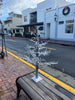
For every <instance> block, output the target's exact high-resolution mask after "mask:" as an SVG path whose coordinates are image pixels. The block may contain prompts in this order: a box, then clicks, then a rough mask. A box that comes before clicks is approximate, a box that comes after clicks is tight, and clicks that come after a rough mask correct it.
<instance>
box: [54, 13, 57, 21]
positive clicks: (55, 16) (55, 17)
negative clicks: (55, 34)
mask: <svg viewBox="0 0 75 100" xmlns="http://www.w3.org/2000/svg"><path fill="white" fill-rule="evenodd" d="M54 19H55V21H56V22H57V14H56V13H55V15H54Z"/></svg>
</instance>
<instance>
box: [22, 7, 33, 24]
mask: <svg viewBox="0 0 75 100" xmlns="http://www.w3.org/2000/svg"><path fill="white" fill-rule="evenodd" d="M31 11H32V9H31V8H28V9H26V10H24V11H22V23H23V25H26V24H29V23H30V12H31ZM24 16H27V22H24Z"/></svg>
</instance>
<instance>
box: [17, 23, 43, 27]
mask: <svg viewBox="0 0 75 100" xmlns="http://www.w3.org/2000/svg"><path fill="white" fill-rule="evenodd" d="M39 25H43V22H41V23H35V24H27V25H20V26H17V27H28V26H39Z"/></svg>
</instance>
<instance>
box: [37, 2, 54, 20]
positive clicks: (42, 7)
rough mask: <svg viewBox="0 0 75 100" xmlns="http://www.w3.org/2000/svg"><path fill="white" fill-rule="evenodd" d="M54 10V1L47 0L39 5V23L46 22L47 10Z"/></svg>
mask: <svg viewBox="0 0 75 100" xmlns="http://www.w3.org/2000/svg"><path fill="white" fill-rule="evenodd" d="M49 8H52V9H53V8H54V0H46V1H44V2H41V3H39V4H38V5H37V22H44V16H45V11H46V9H49Z"/></svg>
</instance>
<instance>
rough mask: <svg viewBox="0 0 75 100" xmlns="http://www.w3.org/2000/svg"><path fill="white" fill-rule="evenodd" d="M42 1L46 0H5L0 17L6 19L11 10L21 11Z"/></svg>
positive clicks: (73, 0)
mask: <svg viewBox="0 0 75 100" xmlns="http://www.w3.org/2000/svg"><path fill="white" fill-rule="evenodd" d="M42 1H44V0H4V1H3V6H2V8H0V19H5V17H7V16H8V13H9V12H11V11H13V12H16V13H21V11H22V10H24V9H26V8H34V7H36V6H37V4H38V3H40V2H42ZM67 1H69V2H75V0H67ZM1 14H2V16H1Z"/></svg>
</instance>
